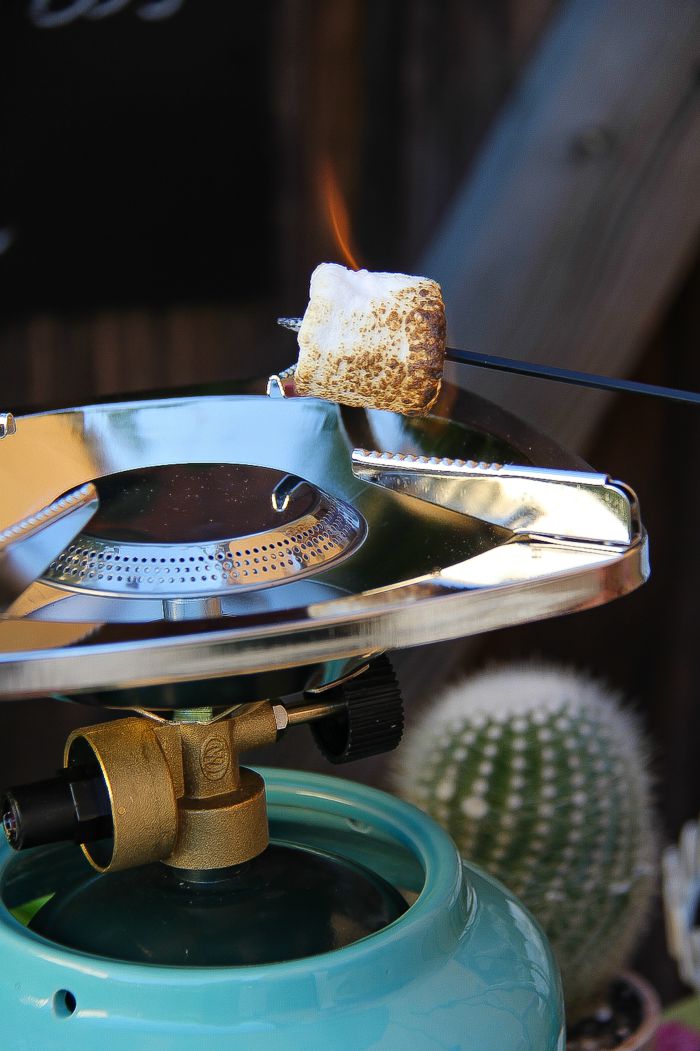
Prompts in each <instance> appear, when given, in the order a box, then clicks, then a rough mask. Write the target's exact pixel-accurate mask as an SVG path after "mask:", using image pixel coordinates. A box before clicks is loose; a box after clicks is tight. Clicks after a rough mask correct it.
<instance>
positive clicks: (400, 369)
mask: <svg viewBox="0 0 700 1051" xmlns="http://www.w3.org/2000/svg"><path fill="white" fill-rule="evenodd" d="M445 328H446V326H445V307H444V304H443V302H442V294H441V291H440V286H439V285H438V283H437V282H436V281H431V280H430V279H429V278H426V277H411V276H409V275H408V274H381V273H371V272H370V271H368V270H348V269H346V268H345V267H344V266H339V265H338V264H337V263H321V264H320V266H317V267H316V269H315V270H314V272H313V274H312V275H311V286H310V289H309V305H308V307H307V308H306V313H305V314H304V317H303V319H302V323H301V327H300V329H299V361H298V364H297V367H296V372H295V386H296V390H297V392H298V393H299V394H302V395H309V396H311V397H316V398H326V399H327V400H329V401H337V402H340V403H342V404H343V405H355V406H361V407H365V408H375V409H389V410H390V411H392V412H400V413H403V414H405V415H407V416H424V415H426V414H427V413H428V412H429V411H430V409H431V407H432V406H433V405H434V404H435V401H436V400H437V396H438V394H439V391H440V384H441V382H442V370H443V361H444V357H445Z"/></svg>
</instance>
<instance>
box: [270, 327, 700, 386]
mask: <svg viewBox="0 0 700 1051" xmlns="http://www.w3.org/2000/svg"><path fill="white" fill-rule="evenodd" d="M277 324H278V325H281V326H282V328H288V329H290V330H291V331H292V332H298V331H299V327H300V325H301V318H298V317H280V318H277ZM445 357H446V358H447V359H448V361H454V362H457V364H459V365H475V366H476V367H477V368H481V369H494V370H495V371H497V372H516V373H519V374H520V375H521V376H534V377H536V378H538V379H544V380H554V381H555V382H558V383H572V384H574V385H575V386H578V387H592V388H593V389H595V390H610V391H617V392H622V393H624V394H646V395H648V396H650V397H652V398H665V399H666V400H667V401H678V402H684V403H685V404H687V405H700V393H696V392H695V391H688V390H677V389H676V388H675V387H660V386H658V385H657V384H655V383H638V382H637V381H636V380H621V379H615V378H613V377H612V376H598V375H596V374H595V373H592V372H578V371H576V370H575V369H562V368H559V367H558V366H557V365H536V364H533V363H532V362H528V361H518V360H517V359H516V358H499V357H495V356H494V355H492V354H477V353H475V352H474V351H471V350H459V349H457V348H455V347H446V349H445Z"/></svg>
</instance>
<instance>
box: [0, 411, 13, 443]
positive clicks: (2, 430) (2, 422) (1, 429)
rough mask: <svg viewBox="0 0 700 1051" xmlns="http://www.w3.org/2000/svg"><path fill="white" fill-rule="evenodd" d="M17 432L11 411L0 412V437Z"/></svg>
mask: <svg viewBox="0 0 700 1051" xmlns="http://www.w3.org/2000/svg"><path fill="white" fill-rule="evenodd" d="M16 433H17V423H16V421H15V418H14V416H13V415H12V413H11V412H0V438H7V436H8V435H9V434H16Z"/></svg>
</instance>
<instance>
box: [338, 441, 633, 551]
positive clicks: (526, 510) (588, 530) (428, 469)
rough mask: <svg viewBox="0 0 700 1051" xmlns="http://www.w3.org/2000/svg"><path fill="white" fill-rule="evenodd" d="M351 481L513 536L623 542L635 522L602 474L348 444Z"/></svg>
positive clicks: (624, 497) (623, 494)
mask: <svg viewBox="0 0 700 1051" xmlns="http://www.w3.org/2000/svg"><path fill="white" fill-rule="evenodd" d="M352 467H353V472H354V474H355V477H356V478H361V479H362V480H363V481H366V482H374V484H375V485H381V486H384V487H385V488H386V489H391V490H392V492H395V493H405V494H406V495H408V496H414V497H417V498H418V499H419V500H427V501H428V502H429V503H431V504H438V505H440V506H441V507H449V508H450V509H451V510H452V511H458V512H460V514H463V515H470V516H471V517H472V518H478V519H479V520H480V521H482V522H489V523H490V524H491V525H494V526H500V527H501V528H503V529H509V530H511V532H512V533H513V534H514V535H515V536H544V537H552V538H561V539H567V540H583V541H586V540H588V541H591V542H592V543H594V544H618V545H622V546H623V547H624V546H627V545H628V544H630V543H631V542H632V540H633V539H634V535H635V531H639V525H638V524H636V523H635V522H634V521H633V514H634V511H633V504H632V503H631V502H630V496H629V492H628V491H625V490H624V489H622V488H620V487H619V486H617V485H616V484H615V483H614V482H611V481H610V479H609V478H608V477H607V475H603V474H595V473H594V472H592V471H563V470H555V469H553V468H545V467H539V468H533V467H523V466H521V465H519V464H501V463H484V462H482V463H477V461H476V460H461V459H452V458H450V457H447V456H445V457H443V458H442V459H441V458H439V457H437V456H415V455H411V454H410V453H409V454H405V453H386V452H378V451H376V450H375V451H368V450H367V449H355V451H354V452H353V454H352Z"/></svg>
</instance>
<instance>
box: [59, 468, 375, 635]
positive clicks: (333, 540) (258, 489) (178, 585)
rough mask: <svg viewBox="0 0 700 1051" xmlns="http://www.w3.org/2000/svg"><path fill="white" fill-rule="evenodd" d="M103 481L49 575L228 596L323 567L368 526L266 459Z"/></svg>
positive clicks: (122, 591)
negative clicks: (86, 519) (88, 516)
mask: <svg viewBox="0 0 700 1051" xmlns="http://www.w3.org/2000/svg"><path fill="white" fill-rule="evenodd" d="M98 489H99V494H100V510H99V512H98V513H97V514H96V515H95V516H94V517H93V519H92V521H91V522H90V525H89V529H88V530H87V531H84V532H82V533H80V535H79V536H77V537H75V539H74V540H73V543H72V544H70V545H69V546H68V547H67V548H66V549H65V550H64V551H63V552H61V553H60V554H59V555H58V557H57V558H55V559H54V560H53V561H52V562H51V564H50V565H49V567H48V569H47V571H46V573H44V575H43V577H42V580H43V582H44V583H46V584H53V585H56V586H57V587H62V588H65V589H67V590H70V591H79V592H81V593H84V594H90V595H95V596H111V597H114V598H124V597H126V598H127V601H130V600H133V599H142V598H154V597H160V598H163V599H176V600H181V601H182V600H187V599H189V598H191V597H193V596H198V597H202V596H215V595H227V594H230V593H231V592H236V591H244V590H253V589H258V588H263V587H272V586H274V585H276V584H279V583H281V582H284V581H288V580H292V579H299V578H300V577H305V576H309V575H310V574H314V573H318V572H319V570H321V569H327V568H328V567H329V566H330V565H332V564H334V563H336V562H338V561H339V560H340V559H341V558H346V557H347V556H348V555H349V554H350V553H351V552H352V550H353V549H354V548H355V547H356V546H357V545H358V544H360V543H361V542H362V540H363V539H364V535H365V525H364V522H363V521H362V519H361V517H360V516H359V515H358V514H357V512H356V511H355V509H354V508H353V507H351V506H350V505H349V504H348V503H346V502H345V501H340V500H335V499H334V498H333V497H331V496H329V495H328V494H327V493H323V492H321V491H320V490H319V489H317V488H316V487H315V486H312V485H310V484H309V483H308V482H306V481H304V479H303V478H299V477H297V476H296V475H290V474H283V473H281V472H279V471H273V470H270V469H269V468H264V467H251V466H248V465H241V464H177V465H170V466H162V467H150V468H147V469H145V470H138V471H126V472H121V473H119V474H116V475H110V476H109V477H107V478H105V479H103V480H102V481H101V482H100V484H99V486H98ZM114 619H116V618H114ZM125 619H127V620H128V619H129V617H128V615H127V613H126V611H125Z"/></svg>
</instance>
